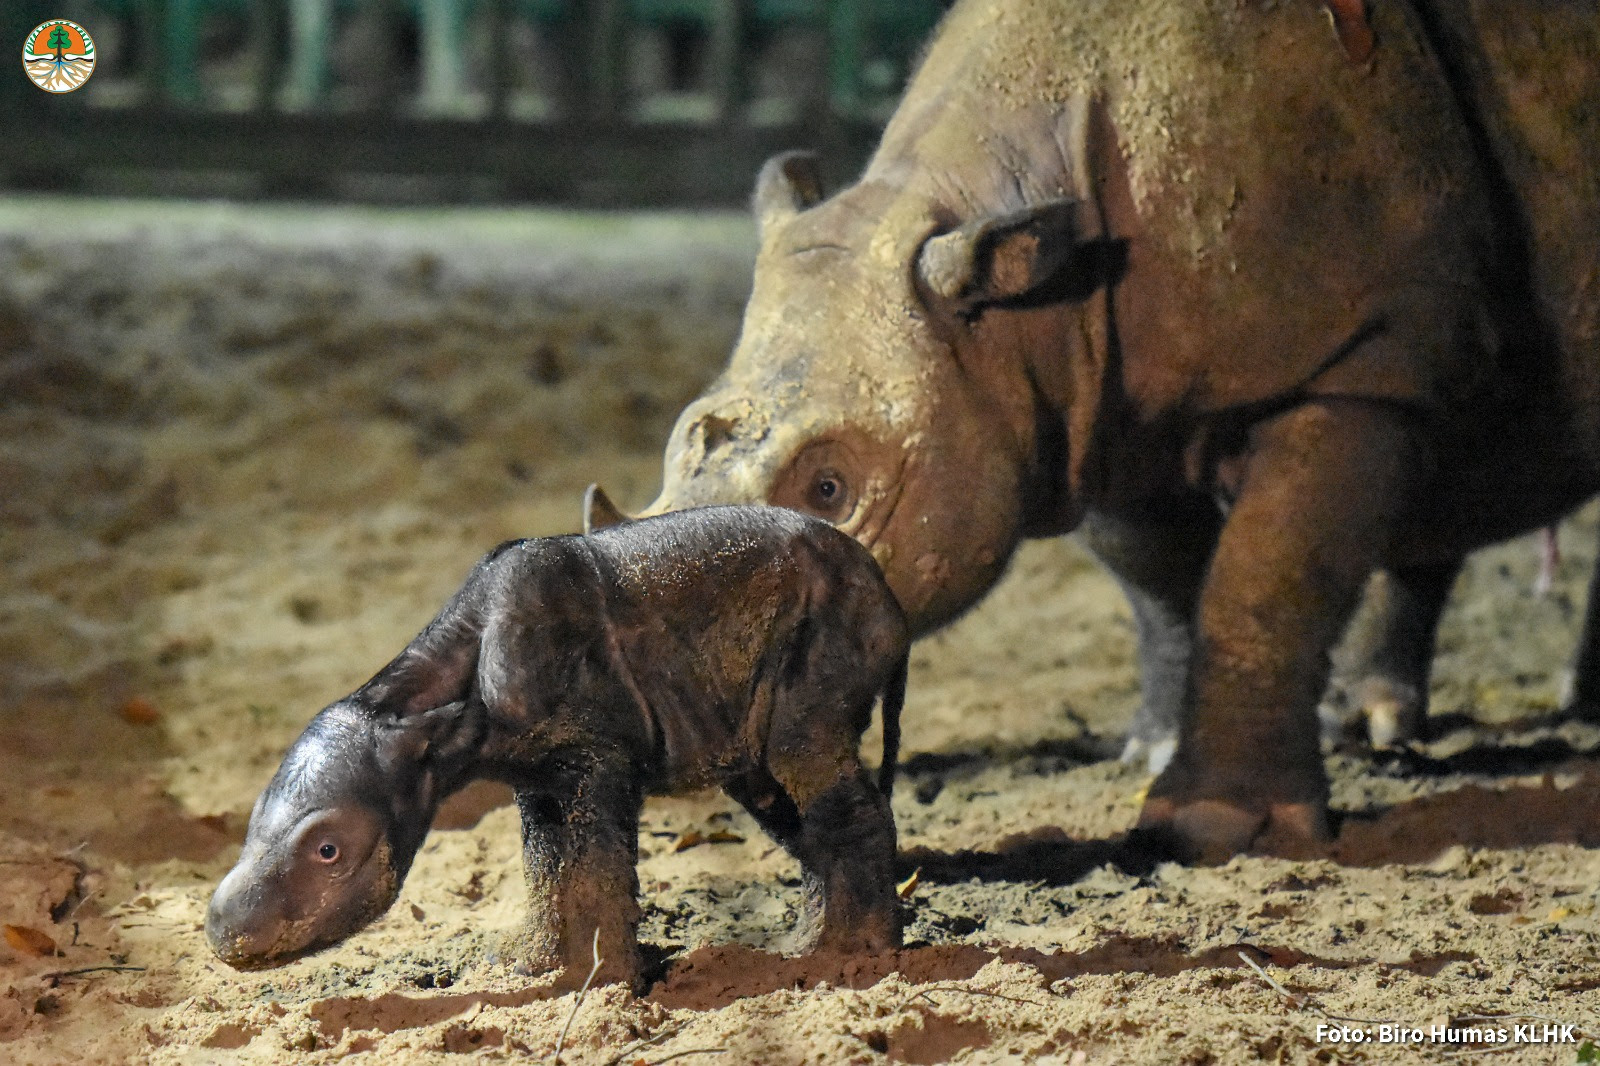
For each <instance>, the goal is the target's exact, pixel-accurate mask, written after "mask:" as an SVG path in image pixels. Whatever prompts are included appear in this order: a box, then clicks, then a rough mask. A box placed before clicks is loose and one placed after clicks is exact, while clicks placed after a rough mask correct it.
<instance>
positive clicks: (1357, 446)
mask: <svg viewBox="0 0 1600 1066" xmlns="http://www.w3.org/2000/svg"><path fill="white" fill-rule="evenodd" d="M1418 451H1419V448H1418V444H1417V442H1416V440H1415V437H1414V431H1413V429H1412V428H1411V426H1410V423H1409V419H1408V417H1407V415H1406V413H1405V412H1404V411H1402V410H1398V409H1396V408H1393V407H1390V406H1385V405H1380V404H1375V403H1368V402H1363V401H1357V400H1344V399H1316V400H1311V401H1308V402H1306V403H1305V404H1303V405H1302V406H1300V407H1296V408H1294V409H1292V410H1289V411H1287V412H1285V413H1283V414H1280V415H1278V416H1276V417H1274V418H1272V419H1270V420H1268V421H1266V422H1264V423H1262V424H1260V425H1258V426H1257V427H1255V429H1254V430H1253V431H1252V432H1251V434H1250V438H1249V441H1248V445H1247V450H1246V452H1245V454H1244V455H1243V456H1242V457H1241V458H1242V465H1241V466H1240V467H1239V468H1238V470H1237V473H1238V474H1239V476H1238V479H1237V482H1236V483H1235V485H1234V488H1235V499H1234V504H1233V507H1232V508H1231V510H1230V511H1229V514H1228V517H1227V520H1226V522H1225V523H1224V525H1223V528H1222V534H1221V537H1220V539H1219V541H1218V544H1217V550H1216V554H1215V556H1214V557H1213V559H1212V563H1211V568H1210V570H1209V572H1208V573H1207V576H1206V582H1205V586H1204V589H1203V590H1202V592H1201V596H1200V607H1199V614H1198V634H1197V636H1198V639H1197V646H1196V649H1195V650H1196V655H1195V664H1194V678H1193V682H1192V684H1191V686H1190V690H1189V693H1188V696H1187V698H1186V700H1185V705H1184V709H1183V715H1182V720H1181V722H1180V728H1179V738H1178V750H1177V753H1176V754H1175V755H1174V757H1173V760H1172V763H1171V764H1170V765H1169V766H1168V767H1167V769H1166V770H1165V771H1164V772H1163V773H1162V774H1161V775H1160V777H1158V778H1157V779H1156V781H1155V783H1154V784H1153V785H1152V786H1151V789H1150V794H1149V797H1148V799H1147V800H1146V802H1145V806H1144V810H1143V812H1142V813H1141V816H1140V825H1141V826H1143V827H1146V828H1152V829H1157V830H1160V831H1161V832H1162V833H1164V834H1166V835H1168V836H1169V837H1170V838H1171V842H1172V843H1173V844H1174V845H1175V846H1176V847H1177V848H1178V850H1180V851H1181V852H1183V853H1184V854H1186V855H1188V856H1189V857H1193V858H1198V859H1202V860H1207V861H1213V860H1218V859H1221V858H1223V857H1225V856H1227V855H1230V854H1233V853H1236V852H1239V851H1242V850H1244V849H1245V848H1247V847H1249V846H1250V845H1251V844H1252V843H1253V842H1254V841H1256V840H1257V839H1258V838H1260V837H1261V836H1262V835H1263V834H1264V833H1268V832H1271V833H1273V834H1274V835H1278V834H1288V835H1289V836H1291V837H1297V838H1322V837H1326V836H1327V834H1328V811H1327V805H1328V781H1327V777H1326V775H1325V773H1324V772H1323V768H1322V756H1321V752H1320V746H1319V736H1318V728H1317V715H1316V708H1317V703H1318V700H1319V698H1320V696H1321V695H1322V691H1323V688H1324V685H1325V684H1326V681H1327V677H1328V666H1329V663H1328V651H1329V648H1330V647H1332V645H1333V643H1334V642H1335V641H1336V640H1337V639H1338V637H1339V635H1340V632H1341V631H1342V630H1343V628H1344V626H1345V623H1346V621H1347V619H1348V617H1349V614H1350V612H1351V609H1352V608H1353V607H1354V605H1355V602H1356V598H1357V596H1358V594H1359V593H1360V591H1361V588H1362V585H1363V583H1364V582H1365V581H1366V580H1367V577H1368V576H1369V575H1370V574H1371V573H1372V571H1373V570H1374V569H1375V568H1376V567H1377V566H1378V565H1379V564H1380V563H1381V561H1382V558H1383V554H1384V552H1385V550H1386V548H1387V546H1388V541H1389V537H1390V533H1391V530H1392V529H1393V528H1394V516H1395V514H1396V511H1397V508H1398V506H1399V504H1400V502H1401V501H1402V499H1403V498H1404V497H1405V493H1406V489H1407V487H1408V483H1409V481H1410V479H1411V478H1412V477H1413V476H1414V473H1415V470H1416V468H1417V465H1418V463H1419V462H1420V461H1421V456H1420V455H1419V454H1418Z"/></svg>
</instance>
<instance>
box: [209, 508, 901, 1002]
mask: <svg viewBox="0 0 1600 1066" xmlns="http://www.w3.org/2000/svg"><path fill="white" fill-rule="evenodd" d="M907 642H908V636H907V629H906V624H905V619H904V616H903V615H902V613H901V610H900V607H899V605H898V604H897V603H896V601H895V599H894V596H893V594H892V593H891V592H890V591H889V588H888V586H887V585H886V584H885V582H884V580H883V577H882V574H881V573H880V571H879V569H878V567H877V564H876V563H875V562H874V561H873V559H872V557H871V556H870V555H869V554H868V553H867V552H866V551H865V550H864V549H863V548H862V547H861V546H860V545H859V544H857V543H856V542H854V541H853V540H851V539H850V538H849V537H847V536H844V535H843V534H841V533H839V532H838V531H837V530H835V529H833V528H832V527H831V526H829V525H828V524H827V523H825V522H821V521H818V520H817V519H814V518H810V517H807V516H804V515H800V514H797V513H795V512H793V511H788V510H784V509H781V508H772V507H711V508H704V509H700V510H694V511H685V512H679V513H675V514H672V515H667V516H663V517H660V518H654V519H648V520H644V521H639V522H636V523H628V524H625V525H618V526H614V527H612V528H608V529H603V530H599V531H596V532H594V533H592V534H589V535H584V536H572V537H554V538H548V539H540V540H525V541H515V542H512V543H508V544H505V545H502V546H501V547H499V548H497V549H495V551H493V552H492V553H490V554H489V555H488V556H487V557H486V558H485V559H484V560H483V561H482V562H480V563H479V564H478V566H477V567H476V568H475V569H474V570H473V571H472V573H471V575H470V576H469V577H468V579H467V581H466V583H465V585H464V586H463V587H462V589H461V591H460V592H458V593H457V594H456V596H455V597H454V598H453V599H452V600H451V601H450V603H449V604H448V605H447V606H446V607H445V608H444V610H443V611H442V612H441V613H440V614H439V616H438V617H437V618H435V619H434V620H433V622H432V623H430V624H429V625H428V627H427V628H426V629H424V630H423V631H422V633H421V634H420V635H419V636H418V637H417V638H416V639H415V640H414V641H412V642H411V644H410V645H409V646H408V647H407V648H406V650H405V651H403V652H401V653H400V655H399V656H397V657H396V658H395V659H394V661H392V662H391V663H390V664H389V665H388V666H386V667H384V669H383V670H381V671H379V673H378V674H377V675H376V676H375V677H373V679H372V680H371V681H369V682H367V683H366V684H365V685H363V686H362V687H361V688H359V689H358V690H356V692H354V693H353V694H351V695H350V696H348V697H346V698H344V699H342V700H339V701H338V702H337V703H334V704H333V705H331V706H329V707H328V708H326V709H324V710H323V711H322V712H321V713H319V714H318V715H317V716H316V717H315V718H314V719H313V720H312V722H311V724H310V725H309V726H308V727H307V729H306V731H305V732H304V733H303V734H302V735H301V736H300V738H299V739H298V740H296V741H295V743H294V745H293V746H292V747H291V748H290V749H289V752H288V754H287V755H286V756H285V757H284V760H283V764H282V765H281V767H280V768H279V769H278V772H277V774H276V775H275V776H274V777H273V779H272V781H271V783H270V784H269V785H268V786H267V789H266V791H265V792H264V793H262V796H261V798H260V800H259V801H258V802H257V804H256V807H255V810H254V812H253V813H252V815H251V818H250V828H249V832H248V834H247V836H246V839H245V844H244V850H243V853H242V854H241V856H240V859H239V862H238V865H236V866H235V867H234V869H233V870H232V871H231V872H230V873H229V874H228V875H227V877H226V878H224V880H223V881H222V883H221V884H220V885H219V886H218V888H217V890H216V893H215V895H214V896H213V897H212V900H211V906H210V910H209V913H208V915H207V919H206V933H207V936H208V937H209V939H210V941H211V944H212V947H213V949H214V950H215V951H216V953H217V955H218V956H220V957H221V958H222V959H224V960H225V961H227V962H229V963H231V964H232V965H234V966H237V967H240V968H252V967H262V966H273V965H278V964H280V963H283V962H287V961H289V960H291V959H294V958H298V957H300V956H303V955H305V954H308V953H310V952H313V951H316V950H318V949H320V948H323V947H326V946H329V945H331V944H334V943H337V942H338V941H340V940H343V939H344V938H346V937H348V936H350V935H351V934H352V933H354V932H356V931H357V930H359V929H361V928H362V927H363V926H365V925H366V924H367V923H369V922H371V921H372V920H373V919H374V918H375V917H377V916H378V915H380V914H382V913H383V912H384V911H385V910H386V909H387V908H388V907H389V905H390V904H392V903H393V902H394V900H395V898H396V896H397V895H398V893H399V891H400V886H401V883H402V882H403V881H404V879H405V876H406V872H407V870H408V869H409V867H410V865H411V861H412V859H413V857H414V856H415V855H416V852H417V848H418V847H419V846H420V845H421V843H422V840H423V838H424V836H426V834H427V831H428V827H429V825H430V823H431V821H432V818H433V815H434V813H435V812H436V811H437V809H438V806H439V803H440V801H441V800H442V799H443V798H444V797H445V796H447V795H449V794H450V793H451V792H452V791H454V790H455V789H457V788H459V787H460V786H462V785H463V784H465V783H466V782H467V781H469V780H471V779H474V778H492V779H497V780H501V781H505V782H507V783H509V784H510V785H511V786H512V788H513V789H514V790H515V792H516V798H517V806H518V808H519V809H520V811H521V814H522V835H523V857H524V862H525V866H526V872H527V879H528V888H529V907H528V918H527V921H526V923H525V925H524V926H523V928H521V929H520V930H519V931H518V932H517V933H516V934H515V935H514V936H512V937H511V938H510V939H509V941H508V949H509V953H510V954H511V955H512V956H513V957H514V958H515V959H516V961H517V963H518V965H519V966H520V967H521V968H522V969H524V970H526V971H529V972H542V971H545V970H551V969H561V970H562V971H563V972H562V974H561V977H560V978H559V980H561V981H564V982H566V983H569V984H570V983H574V982H575V981H577V980H581V979H582V978H583V977H585V976H586V975H587V974H588V972H589V969H590V967H591V965H592V952H593V951H594V948H595V940H594V938H595V936H596V933H597V932H598V936H599V941H598V950H599V953H600V957H601V959H602V960H603V962H602V968H601V971H600V979H602V980H621V981H629V982H632V983H634V984H635V985H637V984H638V982H639V980H640V962H639V952H638V945H637V941H636V929H637V926H638V921H639V905H638V902H637V900H636V898H635V897H636V894H637V890H638V880H637V875H636V873H635V864H636V862H637V858H638V854H637V853H638V822H639V813H640V807H641V804H642V803H643V801H644V797H645V796H646V795H647V794H657V793H665V792H678V791H683V790H687V789H693V788H700V787H704V786H707V785H713V784H715V785H720V786H721V787H722V788H723V789H725V790H726V791H727V792H728V794H729V795H731V796H733V797H734V798H735V799H736V800H737V801H738V802H739V803H741V804H742V805H743V806H744V807H745V808H746V809H748V810H749V811H750V813H751V814H752V815H753V816H754V817H755V819H756V821H757V822H759V823H760V825H761V826H762V827H763V828H764V829H765V830H766V831H767V832H768V833H770V834H771V835H772V836H773V837H774V838H775V839H776V840H777V841H778V842H779V843H780V844H781V845H782V846H783V847H784V848H786V849H787V850H788V851H789V852H791V853H792V854H793V855H794V856H795V857H796V858H797V859H798V861H799V863H800V867H801V872H802V878H803V885H804V893H805V910H806V913H805V915H804V917H803V919H802V930H801V936H800V946H801V947H802V949H807V950H812V949H814V950H826V951H840V952H846V951H865V952H871V951H878V950H882V949H885V948H890V947H894V946H897V945H898V944H899V942H900V921H899V911H898V903H897V900H896V897H895V892H894V879H893V863H894V856H895V832H894V821H893V816H892V814H891V812H890V808H889V800H888V794H889V791H890V788H891V787H892V783H893V774H894V763H895V747H896V744H897V742H898V716H899V713H900V707H901V703H902V701H903V698H904V691H905V670H906V649H907ZM880 694H881V696H882V699H883V718H884V758H883V764H882V768H881V769H880V772H879V776H878V780H877V781H876V782H874V781H873V780H872V779H871V778H870V777H869V775H868V774H867V772H866V770H865V769H864V768H863V767H862V765H861V763H860V761H859V759H858V747H859V744H860V739H861V734H862V732H863V730H864V729H865V728H866V726H867V724H868V722H869V720H870V718H871V714H872V707H873V704H874V702H875V701H876V700H877V699H878V697H879V696H880Z"/></svg>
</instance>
